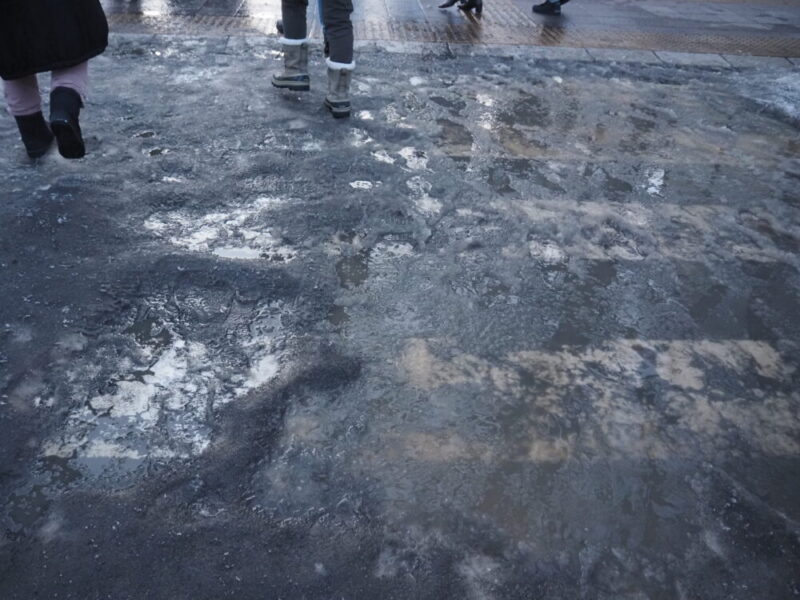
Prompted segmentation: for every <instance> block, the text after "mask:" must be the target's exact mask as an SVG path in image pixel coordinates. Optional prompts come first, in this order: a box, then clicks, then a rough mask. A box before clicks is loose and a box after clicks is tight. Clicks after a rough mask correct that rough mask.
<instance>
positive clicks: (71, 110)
mask: <svg viewBox="0 0 800 600" xmlns="http://www.w3.org/2000/svg"><path fill="white" fill-rule="evenodd" d="M81 106H83V100H81V96H80V94H79V93H78V92H76V91H75V90H73V89H71V88H66V87H57V88H55V89H54V90H53V91H52V92H50V129H51V130H52V131H53V135H55V136H56V143H57V144H58V151H59V152H60V153H61V156H63V157H64V158H82V157H83V156H84V155H85V154H86V146H85V144H84V143H83V136H82V135H81V126H80V123H79V122H78V116H79V115H80V112H81Z"/></svg>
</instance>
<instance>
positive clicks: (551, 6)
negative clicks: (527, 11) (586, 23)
mask: <svg viewBox="0 0 800 600" xmlns="http://www.w3.org/2000/svg"><path fill="white" fill-rule="evenodd" d="M533 12H535V13H536V14H539V15H560V14H561V3H560V2H542V3H541V4H536V5H535V6H534V7H533Z"/></svg>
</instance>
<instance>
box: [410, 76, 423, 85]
mask: <svg viewBox="0 0 800 600" xmlns="http://www.w3.org/2000/svg"><path fill="white" fill-rule="evenodd" d="M408 82H409V83H410V84H411V85H413V86H414V87H416V86H418V85H424V84H425V83H427V80H426V79H425V78H424V77H411V78H410V79H409V80H408Z"/></svg>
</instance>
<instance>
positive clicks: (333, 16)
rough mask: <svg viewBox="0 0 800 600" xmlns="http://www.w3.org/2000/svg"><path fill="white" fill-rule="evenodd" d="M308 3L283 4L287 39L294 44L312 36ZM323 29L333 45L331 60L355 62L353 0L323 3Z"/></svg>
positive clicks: (296, 0)
mask: <svg viewBox="0 0 800 600" xmlns="http://www.w3.org/2000/svg"><path fill="white" fill-rule="evenodd" d="M307 9H308V0H282V2H281V11H282V13H283V35H284V37H286V38H288V39H290V40H302V39H304V38H305V37H306V36H307V35H308V28H307V25H306V11H307ZM320 10H321V11H322V26H323V28H324V29H325V39H326V40H328V43H329V44H330V50H331V54H330V59H331V61H333V62H337V63H346V64H350V63H351V62H353V23H352V22H351V21H350V13H352V12H353V0H321V2H320Z"/></svg>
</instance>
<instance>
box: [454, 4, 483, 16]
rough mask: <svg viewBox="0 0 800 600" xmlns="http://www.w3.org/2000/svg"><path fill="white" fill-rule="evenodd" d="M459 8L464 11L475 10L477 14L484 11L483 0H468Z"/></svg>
mask: <svg viewBox="0 0 800 600" xmlns="http://www.w3.org/2000/svg"><path fill="white" fill-rule="evenodd" d="M458 8H459V9H461V10H464V11H467V10H474V11H475V14H476V15H479V14H481V13H482V12H483V0H466V2H462V3H461V4H460V5H459V7H458Z"/></svg>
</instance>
